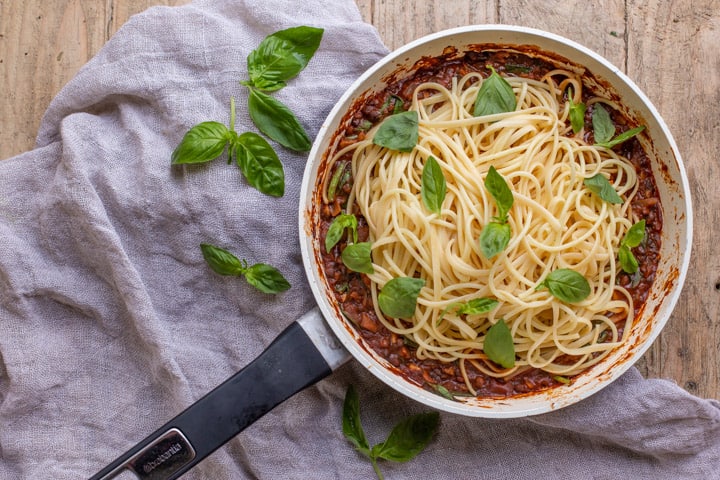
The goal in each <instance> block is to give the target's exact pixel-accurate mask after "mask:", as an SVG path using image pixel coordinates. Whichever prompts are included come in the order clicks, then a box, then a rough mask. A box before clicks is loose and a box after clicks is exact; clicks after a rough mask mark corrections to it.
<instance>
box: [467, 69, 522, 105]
mask: <svg viewBox="0 0 720 480" xmlns="http://www.w3.org/2000/svg"><path fill="white" fill-rule="evenodd" d="M487 68H489V69H490V70H492V73H491V74H490V76H489V77H488V78H486V79H485V80H483V82H482V85H481V86H480V90H479V91H478V96H477V99H476V100H475V109H474V111H473V115H474V116H476V117H483V116H485V115H494V114H496V113H506V112H513V111H515V108H516V107H517V99H516V98H515V92H513V89H512V87H511V86H510V84H509V83H508V81H507V80H505V79H504V78H503V77H501V76H500V75H499V74H498V73H497V72H496V71H495V69H494V68H493V67H491V66H490V65H488V66H487Z"/></svg>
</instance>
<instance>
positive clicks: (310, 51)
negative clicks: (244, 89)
mask: <svg viewBox="0 0 720 480" xmlns="http://www.w3.org/2000/svg"><path fill="white" fill-rule="evenodd" d="M322 36H323V29H321V28H315V27H307V26H299V27H292V28H288V29H285V30H280V31H278V32H275V33H273V34H271V35H268V36H267V37H265V39H264V40H263V41H262V42H260V45H258V47H257V48H256V49H255V50H253V51H252V52H250V55H248V58H247V66H248V75H249V76H250V80H249V81H248V80H246V81H242V82H241V83H242V84H243V85H246V86H248V87H256V88H258V89H260V90H263V91H266V92H271V91H275V90H279V89H281V88H283V87H284V86H286V85H287V81H288V80H290V79H292V78H294V77H295V76H297V74H298V73H300V71H301V70H302V69H304V68H305V67H306V66H307V64H308V62H309V61H310V59H311V58H312V57H313V55H315V52H316V51H317V49H318V47H319V46H320V41H321V40H322Z"/></svg>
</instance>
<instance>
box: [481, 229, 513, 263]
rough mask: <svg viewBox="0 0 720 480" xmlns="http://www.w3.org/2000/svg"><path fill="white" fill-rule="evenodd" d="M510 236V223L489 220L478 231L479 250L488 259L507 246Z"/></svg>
mask: <svg viewBox="0 0 720 480" xmlns="http://www.w3.org/2000/svg"><path fill="white" fill-rule="evenodd" d="M511 237H512V229H511V228H510V225H508V224H507V223H500V222H490V223H488V224H487V225H485V227H484V228H483V229H482V232H480V251H481V252H482V254H483V255H484V256H485V258H487V259H488V260H489V259H491V258H493V257H494V256H495V255H497V254H498V253H500V252H502V251H503V250H505V249H506V248H507V246H508V244H509V243H510V238H511Z"/></svg>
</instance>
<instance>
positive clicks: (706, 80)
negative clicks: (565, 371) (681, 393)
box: [627, 0, 720, 398]
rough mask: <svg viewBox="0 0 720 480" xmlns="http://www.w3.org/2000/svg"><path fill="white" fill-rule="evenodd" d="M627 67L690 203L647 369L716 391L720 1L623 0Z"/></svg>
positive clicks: (719, 351)
mask: <svg viewBox="0 0 720 480" xmlns="http://www.w3.org/2000/svg"><path fill="white" fill-rule="evenodd" d="M628 12H629V15H628V44H629V45H630V46H631V48H630V49H629V50H628V61H627V67H628V74H629V76H630V77H631V78H633V79H634V80H635V81H636V82H637V83H638V85H639V86H640V88H642V89H643V90H644V91H645V93H646V94H647V95H648V96H649V97H650V99H651V101H652V102H653V103H654V104H655V106H656V107H657V109H658V111H659V112H660V114H661V115H662V116H663V117H664V119H665V121H666V122H667V124H668V126H669V127H670V130H671V131H672V132H673V134H674V136H675V139H676V141H677V143H678V148H679V149H680V152H681V155H682V157H683V159H684V162H685V165H686V167H687V169H688V176H689V180H690V188H691V194H692V197H693V204H694V209H695V215H694V227H695V228H694V240H693V253H692V257H691V265H690V274H689V275H688V278H687V281H686V284H685V289H684V291H683V294H682V295H681V298H680V301H679V304H678V306H677V307H676V309H675V312H674V314H673V316H672V318H671V320H670V321H669V322H668V325H667V326H666V328H665V330H664V332H663V333H662V334H661V337H660V341H658V342H656V343H655V344H654V345H653V346H652V347H651V349H650V351H649V352H648V355H647V356H646V359H647V371H646V373H647V375H648V376H651V377H663V378H672V379H675V380H676V381H677V382H678V383H679V384H680V385H681V386H683V387H684V388H685V389H686V390H688V391H689V392H690V393H693V394H696V395H699V396H702V397H714V398H718V396H719V394H720V348H719V347H720V322H718V319H720V273H718V272H720V244H719V243H718V241H717V225H720V189H718V188H717V185H716V179H717V178H720V163H719V162H718V159H720V143H719V142H718V139H720V111H719V110H718V109H717V105H720V54H719V53H718V47H720V9H718V3H717V1H716V0H705V1H694V2H692V3H690V2H679V3H674V4H673V7H672V9H670V8H669V6H668V5H667V3H666V2H663V1H662V0H630V1H629V2H628Z"/></svg>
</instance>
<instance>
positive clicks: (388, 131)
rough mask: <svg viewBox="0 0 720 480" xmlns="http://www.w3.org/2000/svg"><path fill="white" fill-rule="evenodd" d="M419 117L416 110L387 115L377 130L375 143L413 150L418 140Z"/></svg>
mask: <svg viewBox="0 0 720 480" xmlns="http://www.w3.org/2000/svg"><path fill="white" fill-rule="evenodd" d="M418 130H419V119H418V113H417V112H414V111H410V112H401V113H396V114H394V115H390V116H389V117H387V118H386V119H385V120H383V122H382V123H381V124H380V126H379V127H378V129H377V131H375V136H374V137H373V140H372V141H373V143H374V144H375V145H378V146H380V147H385V148H389V149H390V150H397V151H400V152H411V151H412V149H413V148H415V145H417V142H418Z"/></svg>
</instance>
